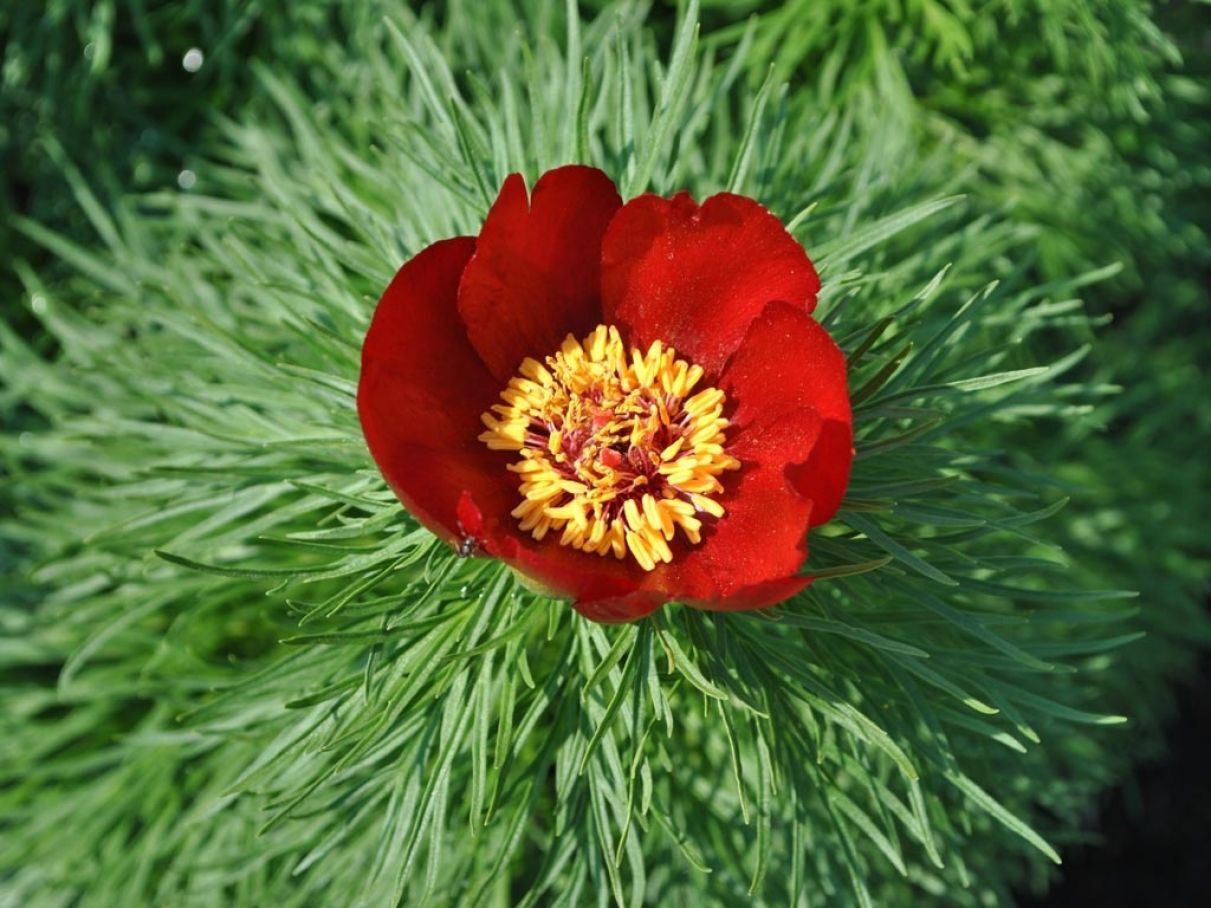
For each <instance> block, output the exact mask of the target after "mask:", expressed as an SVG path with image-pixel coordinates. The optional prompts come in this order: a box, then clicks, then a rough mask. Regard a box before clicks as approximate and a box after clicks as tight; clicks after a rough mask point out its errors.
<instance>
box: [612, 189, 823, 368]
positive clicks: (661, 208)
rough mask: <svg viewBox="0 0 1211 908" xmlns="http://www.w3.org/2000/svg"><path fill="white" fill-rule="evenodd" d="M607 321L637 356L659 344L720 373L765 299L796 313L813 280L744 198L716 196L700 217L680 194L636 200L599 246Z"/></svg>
mask: <svg viewBox="0 0 1211 908" xmlns="http://www.w3.org/2000/svg"><path fill="white" fill-rule="evenodd" d="M601 277H602V303H603V306H604V309H605V316H606V320H607V322H609V323H612V324H617V325H618V326H619V327H620V328H625V329H626V330H625V331H624V335H625V336H627V337H628V338H629V339H630V341H631V342H632V343H633V344H634V345H635V346H639V347H644V348H646V347H647V346H648V344H650V343H651V342H652V341H653V340H662V341H664V342H665V343H668V344H672V345H673V346H674V347H676V348H677V350H678V352H680V353H681V355H682V356H685V357H688V358H689V359H692V360H693V361H694V362H696V363H698V364H699V365H700V366H702V367H703V368H704V369H706V370H707V372H708V373H709V374H713V373H717V372H718V371H719V370H720V369H722V368H723V365H724V363H725V362H727V359H728V357H729V356H731V354H732V352H733V351H734V350H735V349H736V348H737V347H738V346H739V344H740V342H741V340H742V339H743V338H744V333H745V331H746V330H747V329H748V326H749V323H750V322H752V320H753V319H754V318H756V317H757V316H758V315H759V314H760V313H761V311H762V309H764V308H765V304H766V303H768V302H770V301H771V300H784V301H786V302H788V303H792V304H794V305H795V306H797V307H798V308H799V309H801V310H802V311H804V312H811V311H812V309H814V308H815V305H816V293H817V291H818V290H819V289H820V279H819V278H818V277H817V276H816V269H815V268H813V267H812V263H811V261H810V260H809V259H808V257H807V253H805V252H804V251H803V247H802V246H800V245H799V244H798V243H797V242H795V240H794V238H793V237H792V236H791V235H790V234H789V233H787V232H786V229H785V228H784V227H783V226H782V224H781V223H780V222H779V221H778V219H777V218H775V217H774V216H773V215H772V214H770V212H769V211H768V210H767V209H765V208H764V207H762V206H761V205H759V204H757V203H756V202H754V201H753V200H752V199H747V198H745V197H743V196H738V195H732V194H730V193H723V194H720V195H715V196H711V198H709V199H707V200H706V202H705V203H703V205H702V207H701V208H700V207H699V206H698V205H697V204H695V202H694V200H693V199H692V198H690V196H689V195H688V194H686V193H681V194H680V195H677V196H674V197H673V198H672V199H662V198H660V197H658V196H654V195H644V196H640V197H639V198H637V199H634V200H632V201H630V202H628V203H627V204H626V205H625V206H624V207H623V208H622V210H621V211H619V212H618V214H617V215H616V216H615V217H614V220H613V221H612V222H611V223H610V229H609V230H608V231H607V232H606V236H605V240H604V242H603V244H602V273H601Z"/></svg>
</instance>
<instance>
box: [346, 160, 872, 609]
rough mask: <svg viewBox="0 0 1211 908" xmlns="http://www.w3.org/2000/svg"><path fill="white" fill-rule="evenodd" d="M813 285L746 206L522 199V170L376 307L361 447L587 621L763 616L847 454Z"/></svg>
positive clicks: (800, 557) (599, 197)
mask: <svg viewBox="0 0 1211 908" xmlns="http://www.w3.org/2000/svg"><path fill="white" fill-rule="evenodd" d="M819 287H820V281H819V278H818V277H817V276H816V271H815V269H814V268H813V267H812V263H811V261H810V260H809V259H808V257H807V255H806V253H804V251H803V249H802V248H801V247H800V246H799V244H798V243H796V242H795V241H794V239H792V238H791V236H790V234H788V233H787V232H786V230H785V229H784V228H783V227H782V225H781V224H780V223H779V222H778V220H777V219H776V218H775V217H774V216H773V215H772V214H770V213H769V211H767V210H766V209H765V208H763V207H761V206H760V205H759V204H757V203H756V202H754V201H752V200H751V199H747V198H744V197H743V196H738V195H732V194H729V193H723V194H720V195H716V196H712V197H711V198H709V199H707V200H706V202H704V203H703V204H702V205H701V206H699V205H698V204H696V203H695V202H694V200H693V199H691V198H690V196H689V195H688V194H686V193H681V194H679V195H676V196H674V197H673V198H672V199H663V198H659V197H657V196H654V195H645V196H640V197H639V198H637V199H634V200H632V201H631V202H629V203H627V204H626V205H623V204H622V199H621V198H620V197H619V195H618V192H617V190H616V189H615V188H614V185H613V183H611V182H610V180H609V178H608V177H606V176H605V174H603V173H602V172H601V171H599V170H594V169H592V168H589V167H580V166H569V167H560V168H558V169H556V170H552V171H549V172H547V173H546V174H544V175H543V177H542V178H541V179H540V180H539V181H538V183H537V184H536V185H535V186H534V191H533V193H532V194H531V196H530V197H529V198H527V194H526V187H525V183H524V182H523V180H522V178H521V177H520V176H519V175H517V174H514V175H512V176H510V177H509V178H508V179H507V180H505V183H504V186H503V187H502V188H501V191H500V196H499V197H498V198H497V200H496V203H495V204H494V205H493V206H492V210H491V211H490V212H489V213H488V217H487V220H486V221H485V222H484V226H483V230H482V232H481V233H480V235H479V237H478V239H473V238H471V237H459V238H456V239H451V240H443V241H441V242H437V243H434V244H433V245H432V246H429V247H428V248H427V249H425V250H423V251H422V252H421V253H419V254H418V255H417V256H416V257H415V258H413V259H412V260H411V261H409V262H407V263H406V264H405V265H404V266H403V267H402V268H401V269H400V271H399V273H398V274H397V275H396V276H395V279H394V280H393V281H392V282H391V285H390V286H389V287H388V288H387V290H386V292H385V293H384V294H383V298H382V300H381V301H380V302H379V305H378V309H377V311H376V312H375V314H374V320H373V322H372V323H371V325H370V331H369V333H368V334H367V335H366V342H365V345H364V347H363V349H362V374H361V381H360V384H359V387H358V413H359V415H360V417H361V421H362V427H363V429H364V431H365V434H366V441H367V443H368V444H369V446H370V451H371V453H372V454H373V455H374V459H375V461H376V462H377V463H378V465H379V468H380V469H381V470H382V472H383V475H384V476H385V477H386V479H387V482H388V483H389V484H390V485H391V488H392V489H394V490H395V493H396V494H397V495H398V496H399V497H400V499H401V500H402V501H403V503H404V504H405V505H406V506H407V507H408V509H409V510H410V511H411V512H412V513H413V514H414V515H416V517H417V518H418V519H419V520H420V521H421V522H422V523H424V524H425V526H427V527H429V528H430V529H431V530H432V531H433V532H434V533H436V534H437V535H438V536H440V537H441V538H443V539H445V540H446V541H447V542H449V543H451V544H453V545H455V546H457V547H459V549H460V551H461V552H462V553H463V554H471V553H473V552H474V553H479V554H487V555H490V556H492V557H495V558H499V559H500V560H502V561H504V562H505V563H507V564H509V565H510V566H511V567H513V568H514V569H516V570H517V571H519V572H520V573H521V574H523V575H525V576H526V577H528V578H530V579H531V580H532V581H534V582H535V583H537V584H538V585H540V586H542V587H543V588H545V589H547V590H550V591H552V592H553V593H555V594H558V595H563V596H567V597H570V598H572V599H574V600H575V607H576V608H577V609H578V610H579V611H580V612H581V613H582V614H583V615H585V616H587V617H589V618H592V619H595V620H598V621H627V620H632V619H635V618H640V617H642V616H644V615H646V614H648V613H649V612H651V611H653V610H654V609H656V608H658V607H659V606H660V605H662V604H663V603H665V602H667V601H670V600H678V601H681V602H685V603H687V604H689V605H693V606H698V607H702V608H711V609H725V610H735V609H751V608H761V607H763V606H768V605H772V604H774V603H776V602H779V601H781V600H783V599H785V598H787V597H788V596H791V595H793V594H794V593H796V592H798V591H799V590H801V589H802V588H803V587H805V586H806V585H807V584H808V583H809V582H810V580H811V578H810V577H807V576H803V575H800V574H799V573H798V571H799V568H800V567H801V565H802V564H803V561H804V559H805V558H806V557H807V542H806V536H807V531H808V528H809V527H813V526H817V525H819V524H821V523H824V522H825V521H827V520H829V519H830V518H831V517H832V516H833V514H834V513H835V512H836V510H837V507H838V506H839V504H840V502H841V497H842V495H843V494H844V491H845V485H846V482H847V481H848V478H849V469H850V462H851V460H852V458H853V447H852V439H853V432H852V422H851V417H850V405H849V396H848V393H847V391H846V385H845V361H844V358H843V356H842V354H841V352H840V350H839V349H838V348H837V345H836V344H835V343H833V341H832V339H831V338H830V337H829V336H828V334H827V332H825V330H824V329H823V328H821V327H820V325H819V324H818V323H817V322H816V321H815V320H814V319H813V318H812V317H811V315H810V314H809V313H811V311H812V309H813V308H814V307H815V304H816V293H817V291H818V290H819ZM485 427H486V428H485Z"/></svg>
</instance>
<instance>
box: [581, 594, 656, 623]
mask: <svg viewBox="0 0 1211 908" xmlns="http://www.w3.org/2000/svg"><path fill="white" fill-rule="evenodd" d="M664 600H665V597H664V595H663V594H661V593H653V592H649V591H646V590H636V591H635V592H633V593H628V594H626V595H623V596H616V597H614V598H610V599H588V600H578V601H576V602H575V603H574V604H573V607H574V608H575V609H576V611H578V612H580V614H582V615H584V616H585V617H586V618H588V619H589V620H590V621H598V622H600V623H602V624H621V623H622V622H625V621H637V620H638V619H640V618H644V617H646V616H647V615H650V614H651V613H652V612H654V611H656V609H658V608H660V606H662V605H664Z"/></svg>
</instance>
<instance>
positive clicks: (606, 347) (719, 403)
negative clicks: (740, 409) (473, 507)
mask: <svg viewBox="0 0 1211 908" xmlns="http://www.w3.org/2000/svg"><path fill="white" fill-rule="evenodd" d="M519 371H520V372H521V375H520V376H517V377H515V378H513V379H511V380H510V381H509V385H508V387H507V388H505V390H504V391H502V392H501V395H500V396H501V398H503V403H498V404H495V405H493V407H492V408H491V410H489V411H488V412H487V413H485V414H484V415H483V422H484V425H485V426H487V427H488V430H487V431H486V432H484V433H482V434H481V435H480V436H479V440H480V441H482V442H484V443H485V444H487V446H488V447H489V448H491V449H492V450H494V451H517V452H519V453H520V455H521V459H520V460H518V461H517V462H515V463H512V464H509V469H510V470H512V471H513V472H515V473H518V474H520V476H521V494H522V502H521V504H519V505H518V506H517V507H516V508H514V509H513V512H512V513H513V516H514V517H517V518H518V519H519V520H520V523H521V529H522V530H526V531H528V532H529V533H530V534H531V535H532V536H533V537H534V538H535V539H542V538H543V537H544V536H546V535H547V533H549V532H551V531H552V530H556V531H560V532H561V535H560V537H559V542H560V544H561V545H570V546H572V547H573V548H577V549H580V550H582V551H585V552H593V553H595V554H598V555H607V554H609V553H611V552H612V553H613V554H614V557H616V558H624V557H626V554H627V552H628V551H629V552H630V553H631V555H632V557H634V559H635V560H636V561H637V562H639V564H640V566H641V567H643V569H644V570H647V571H650V570H652V569H653V568H655V567H656V564H657V562H661V561H663V562H669V561H671V560H672V559H673V553H672V550H671V549H670V548H669V542H671V541H672V539H673V537H674V535H676V532H677V530H678V529H680V530H681V533H682V534H683V535H684V536H685V537H686V538H687V539H688V540H689V541H690V542H691V543H694V544H697V543H698V542H699V541H700V539H701V530H702V515H704V514H705V515H709V516H710V517H714V518H718V517H721V516H723V512H724V511H723V506H722V505H721V504H719V502H718V501H716V500H714V498H713V497H712V496H714V495H717V494H718V493H719V492H721V491H722V490H723V485H722V483H721V482H720V481H719V477H720V475H721V474H722V473H723V472H724V471H726V470H735V469H737V468H738V467H739V466H740V461H738V460H737V459H736V458H735V457H732V456H731V455H730V454H728V453H727V451H726V450H725V448H724V443H725V439H724V434H723V430H724V429H725V428H727V425H728V422H727V420H726V419H724V418H723V416H722V413H723V403H724V394H723V392H722V391H720V390H719V389H718V388H704V389H702V390H700V391H698V392H696V393H694V394H693V395H692V396H691V393H690V392H691V391H692V390H693V388H694V386H695V385H696V384H697V383H698V381H699V380H700V379H701V378H702V374H703V373H702V368H701V367H700V366H697V365H691V364H689V363H687V362H686V361H685V360H683V359H678V358H677V352H676V351H675V350H674V349H673V348H672V347H667V346H665V345H663V344H662V343H661V342H660V341H655V342H654V343H653V344H652V345H651V347H649V348H648V351H647V353H646V354H645V353H643V352H641V351H640V350H638V349H632V350H631V351H630V355H629V356H628V355H627V349H626V347H624V346H623V343H622V339H621V338H620V337H619V335H618V329H617V328H614V327H612V326H611V327H608V328H607V327H606V326H605V325H599V326H598V327H597V328H595V329H594V330H593V332H592V333H591V334H589V336H588V337H586V338H585V339H584V341H583V342H580V341H577V340H576V338H575V337H573V336H572V335H570V334H569V335H568V337H567V338H566V339H565V340H564V342H563V345H562V346H561V347H560V349H559V352H557V353H556V354H554V355H553V356H548V357H547V358H546V362H545V364H544V363H540V362H538V361H537V360H534V359H529V358H527V359H526V360H525V362H523V363H522V364H521V368H520V370H519Z"/></svg>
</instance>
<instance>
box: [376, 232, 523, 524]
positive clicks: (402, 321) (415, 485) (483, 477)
mask: <svg viewBox="0 0 1211 908" xmlns="http://www.w3.org/2000/svg"><path fill="white" fill-rule="evenodd" d="M474 251H475V241H474V240H473V239H471V238H469V237H459V238H457V239H452V240H443V241H441V242H438V243H434V244H433V245H432V246H429V247H428V248H427V249H425V250H424V251H422V252H421V253H419V254H418V255H417V256H415V257H414V258H413V259H411V260H410V261H409V262H407V264H405V265H404V266H403V267H402V268H401V269H400V270H399V273H398V274H396V275H395V279H394V280H392V281H391V284H390V286H388V287H387V290H386V292H384V293H383V297H382V299H381V300H380V301H379V304H378V308H377V309H376V310H375V313H374V318H373V320H372V321H371V323H370V330H369V331H368V332H367V334H366V341H365V343H364V344H363V346H362V372H361V379H360V381H359V383H358V389H357V409H358V416H359V417H360V418H361V422H362V431H363V432H364V433H365V435H366V443H367V444H368V445H369V447H370V453H371V454H372V455H373V456H374V460H375V462H376V463H377V464H378V466H379V469H380V470H381V471H382V473H383V476H384V477H385V478H386V480H387V482H388V484H389V485H390V486H391V488H392V489H393V490H394V491H395V493H396V494H397V495H398V496H399V497H400V500H401V501H403V503H404V504H405V506H407V508H408V510H409V511H411V512H412V513H413V514H414V515H415V516H416V518H417V519H418V520H420V521H421V523H423V524H424V525H425V526H427V527H428V528H429V529H431V530H432V531H433V532H434V533H436V534H437V535H438V536H440V537H442V538H443V539H445V540H446V541H448V542H452V543H454V544H459V543H461V542H462V537H463V536H464V534H470V533H473V532H474V528H465V527H463V526H462V521H461V520H460V519H459V500H460V498H462V497H463V495H464V493H466V492H470V493H472V494H474V496H475V498H476V501H477V504H478V506H479V507H480V508H481V509H484V510H486V511H488V512H491V513H499V511H500V509H501V508H503V509H504V513H505V514H506V515H507V514H508V511H509V509H510V508H511V507H513V504H514V503H515V501H514V499H515V496H516V491H515V488H513V487H511V486H510V483H509V482H508V480H507V478H506V479H505V480H504V481H502V479H501V477H508V476H509V475H510V474H509V473H507V472H506V470H505V463H506V462H507V461H505V460H502V459H501V458H500V457H499V456H498V455H497V456H493V452H491V451H489V450H488V449H487V448H486V447H485V446H484V445H483V443H482V442H480V441H478V440H477V438H476V436H477V435H478V434H479V433H480V431H481V425H480V422H479V417H480V414H481V413H483V412H484V410H486V409H487V408H488V407H489V406H490V405H491V404H492V403H494V402H495V400H496V398H497V395H498V394H499V392H500V386H499V384H498V383H497V382H496V380H495V379H494V378H493V377H492V376H491V375H489V374H488V370H487V369H486V368H484V365H483V363H482V362H480V360H479V357H478V356H477V355H476V353H475V351H474V350H473V349H472V348H471V345H470V344H469V343H468V342H467V337H466V334H465V332H464V329H463V325H462V322H461V321H459V318H458V310H457V308H456V305H455V301H456V298H457V292H458V283H459V278H460V277H461V275H462V272H463V268H464V267H465V266H466V264H467V262H468V261H469V260H470V258H471V255H472V254H473V253H474Z"/></svg>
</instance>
